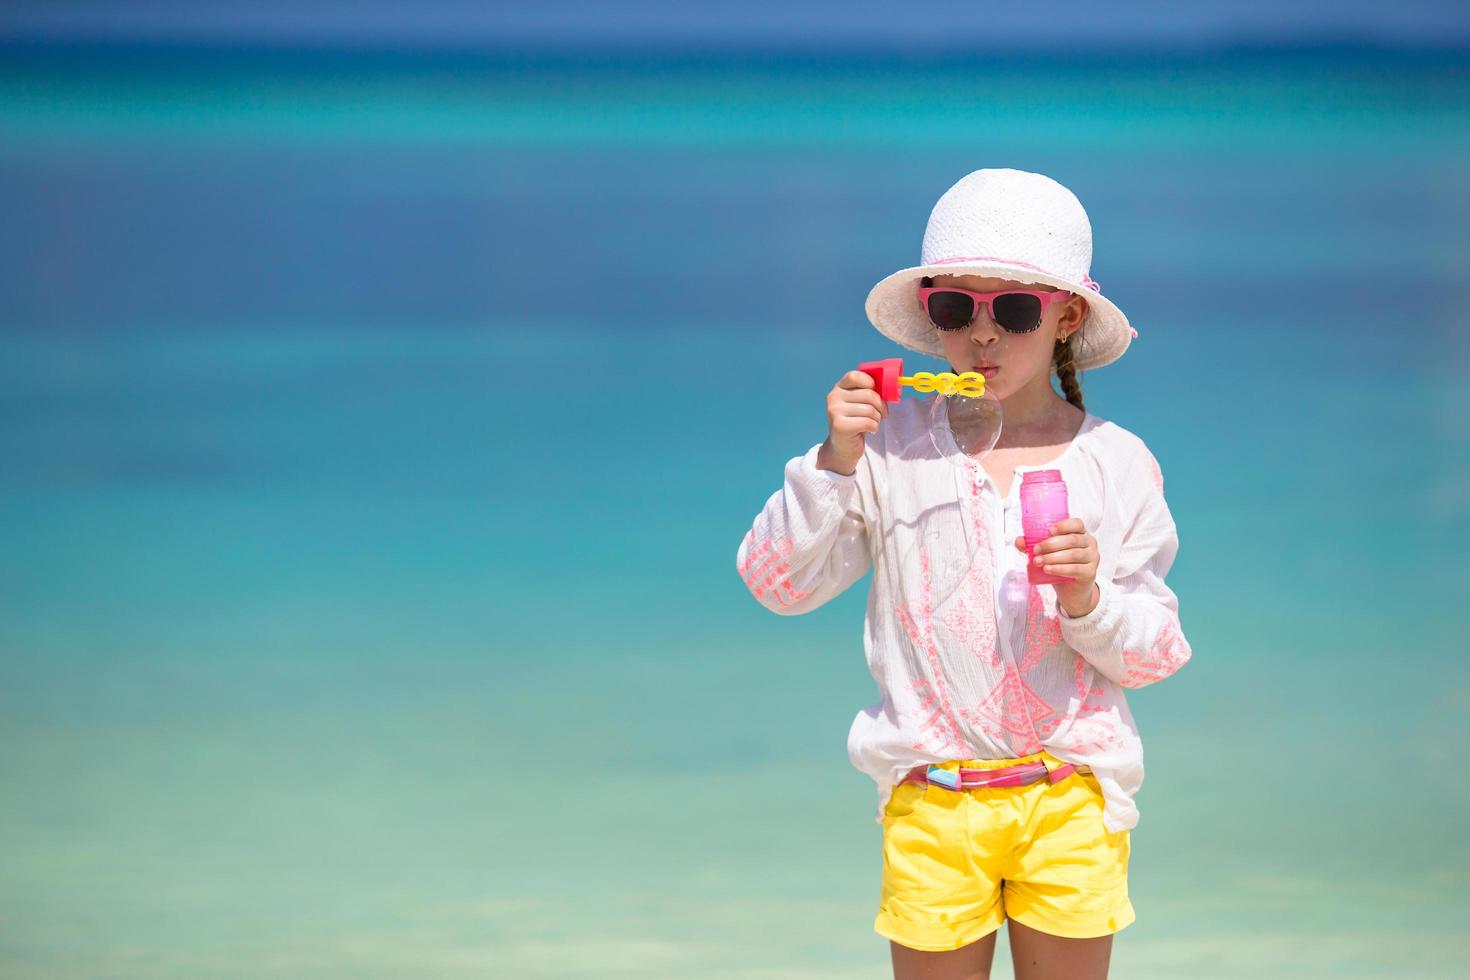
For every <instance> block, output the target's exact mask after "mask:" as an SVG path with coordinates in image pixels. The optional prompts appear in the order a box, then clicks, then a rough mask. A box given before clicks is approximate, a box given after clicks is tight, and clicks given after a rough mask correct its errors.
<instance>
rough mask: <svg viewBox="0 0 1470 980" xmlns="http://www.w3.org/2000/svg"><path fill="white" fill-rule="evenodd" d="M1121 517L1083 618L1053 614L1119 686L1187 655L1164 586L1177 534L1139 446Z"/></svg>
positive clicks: (1161, 673)
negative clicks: (1113, 551) (1113, 550)
mask: <svg viewBox="0 0 1470 980" xmlns="http://www.w3.org/2000/svg"><path fill="white" fill-rule="evenodd" d="M1121 494H1122V496H1123V499H1124V500H1125V501H1126V504H1125V513H1127V514H1128V515H1129V520H1128V527H1127V530H1126V531H1125V533H1124V536H1123V539H1122V543H1121V544H1120V545H1119V548H1118V558H1117V563H1116V567H1115V569H1114V572H1113V574H1112V576H1111V579H1106V578H1101V577H1100V578H1099V579H1098V583H1097V585H1098V593H1099V596H1098V602H1097V606H1096V608H1094V609H1093V610H1092V611H1091V612H1090V613H1088V614H1087V615H1086V616H1078V617H1076V618H1073V617H1070V616H1068V615H1067V614H1066V611H1065V610H1059V612H1060V616H1061V631H1062V639H1063V640H1064V641H1065V642H1066V643H1067V645H1068V646H1070V647H1071V648H1072V649H1074V650H1076V651H1077V652H1078V653H1079V654H1081V655H1082V656H1083V657H1084V658H1085V659H1086V660H1087V661H1088V662H1089V663H1091V664H1092V665H1093V666H1094V667H1096V668H1097V670H1098V671H1099V672H1100V673H1102V675H1103V676H1105V677H1107V678H1108V679H1110V680H1112V681H1115V682H1116V683H1118V684H1120V685H1122V686H1123V687H1145V686H1147V685H1149V684H1153V683H1154V682H1156V681H1160V680H1163V679H1164V678H1165V677H1168V676H1169V675H1170V674H1173V673H1174V672H1175V671H1177V670H1178V669H1179V668H1180V667H1183V666H1184V665H1185V663H1187V662H1188V661H1189V658H1190V653H1191V651H1190V648H1189V642H1188V641H1187V640H1186V639H1185V638H1184V632H1183V629H1182V627H1181V626H1180V622H1179V600H1178V598H1177V597H1176V596H1175V595H1174V593H1173V591H1172V590H1170V588H1169V587H1168V586H1167V585H1166V584H1164V576H1165V575H1167V574H1168V572H1169V568H1170V566H1172V565H1173V564H1174V557H1175V555H1176V554H1177V553H1178V550H1179V538H1178V533H1177V531H1176V528H1175V525H1174V518H1173V515H1171V514H1170V513H1169V506H1168V504H1167V503H1165V501H1164V481H1163V474H1162V473H1161V471H1160V470H1159V465H1158V460H1157V459H1155V458H1154V456H1153V454H1152V453H1151V452H1149V451H1148V449H1147V448H1146V447H1144V446H1143V445H1142V444H1140V445H1139V446H1138V453H1137V454H1136V456H1135V457H1134V459H1133V461H1132V463H1131V466H1130V468H1129V470H1128V471H1127V472H1126V474H1125V476H1124V479H1123V482H1122V484H1121Z"/></svg>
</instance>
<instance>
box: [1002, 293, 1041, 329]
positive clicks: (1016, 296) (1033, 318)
mask: <svg viewBox="0 0 1470 980" xmlns="http://www.w3.org/2000/svg"><path fill="white" fill-rule="evenodd" d="M990 311H991V313H992V314H993V315H994V316H995V322H996V323H998V324H1000V325H1001V327H1002V328H1004V329H1006V330H1009V331H1010V332H1011V333H1029V332H1030V331H1032V330H1035V329H1036V328H1037V327H1038V326H1039V325H1040V324H1041V299H1040V297H1037V296H1028V295H1026V294H1025V293H1006V294H1004V295H1002V296H997V297H996V298H995V299H994V300H993V301H992V302H991V304H990Z"/></svg>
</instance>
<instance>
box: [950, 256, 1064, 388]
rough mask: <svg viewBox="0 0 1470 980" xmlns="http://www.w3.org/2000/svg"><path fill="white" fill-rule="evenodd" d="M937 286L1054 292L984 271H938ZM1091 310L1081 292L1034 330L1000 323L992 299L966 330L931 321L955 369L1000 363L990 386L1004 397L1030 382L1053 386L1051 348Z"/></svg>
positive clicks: (1054, 308)
mask: <svg viewBox="0 0 1470 980" xmlns="http://www.w3.org/2000/svg"><path fill="white" fill-rule="evenodd" d="M933 284H934V285H935V286H955V287H957V288H959V289H968V290H971V291H973V292H977V293H993V292H997V291H999V290H1002V289H1030V290H1039V291H1041V292H1053V291H1054V288H1053V287H1051V286H1042V285H1038V284H1036V283H1025V282H1018V281H1017V280H1015V279H991V278H988V277H985V276H934V277H933ZM1086 314H1087V301H1086V300H1085V299H1083V298H1082V297H1080V296H1073V297H1072V298H1071V299H1068V300H1061V301H1058V302H1055V303H1052V304H1051V305H1050V306H1048V307H1047V308H1046V309H1045V310H1044V311H1042V314H1041V325H1040V326H1038V327H1037V328H1036V329H1035V330H1032V331H1031V332H1030V333H1010V332H1009V331H1007V330H1005V329H1003V328H1001V327H1000V326H998V325H997V324H996V322H995V320H993V319H992V318H991V316H990V304H989V303H987V304H985V305H984V306H983V307H981V308H980V309H979V310H977V311H976V313H975V319H974V320H972V321H971V322H970V325H969V326H968V327H965V328H963V329H961V330H940V329H939V328H938V327H934V326H932V325H931V329H932V330H933V331H934V332H935V333H936V334H938V335H939V339H940V341H941V342H942V343H943V344H944V356H945V357H946V358H948V360H949V363H950V365H951V367H953V368H954V370H955V371H956V372H960V371H978V370H979V369H980V367H981V366H989V365H997V366H998V367H999V368H1000V370H999V371H997V372H995V373H994V375H993V376H989V377H987V378H986V387H987V388H988V389H989V390H991V391H993V392H994V393H995V395H996V397H997V398H999V399H1001V400H1002V401H1004V400H1005V399H1006V398H1007V397H1009V396H1010V395H1013V394H1015V393H1017V392H1019V391H1024V390H1026V389H1028V388H1030V387H1031V386H1034V385H1037V384H1044V385H1046V386H1047V387H1048V388H1050V387H1051V369H1052V352H1053V350H1054V348H1055V346H1056V342H1057V341H1058V340H1065V339H1066V338H1067V337H1069V336H1070V335H1071V334H1073V333H1075V332H1076V331H1077V330H1078V328H1080V327H1081V326H1082V320H1083V318H1084V317H1085V316H1086Z"/></svg>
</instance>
